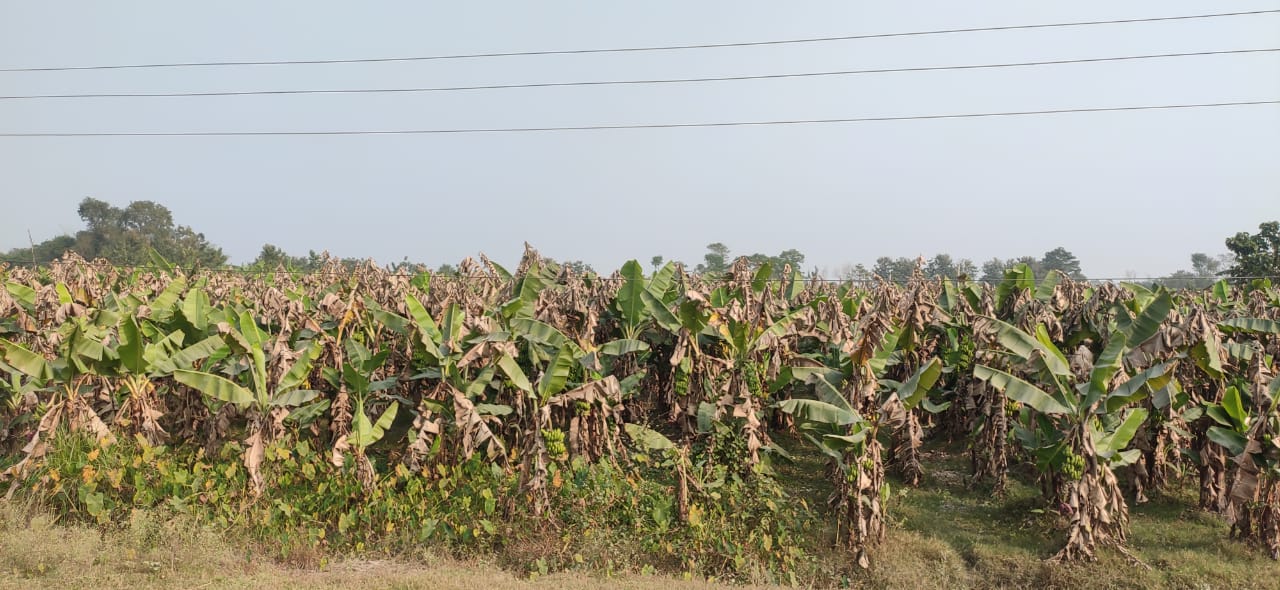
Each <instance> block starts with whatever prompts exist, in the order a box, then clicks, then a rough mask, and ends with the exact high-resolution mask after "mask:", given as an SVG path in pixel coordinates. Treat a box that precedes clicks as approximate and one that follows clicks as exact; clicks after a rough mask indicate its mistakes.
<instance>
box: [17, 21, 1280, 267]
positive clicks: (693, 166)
mask: <svg viewBox="0 0 1280 590" xmlns="http://www.w3.org/2000/svg"><path fill="white" fill-rule="evenodd" d="M1276 8H1280V1H1276V0H1272V1H1271V2H1261V1H1248V0H1245V1H1232V2H1205V1H1203V0H1201V1H1185V0H1159V1H1154V0H1130V1H1126V2H1114V1H1098V0H1084V1H1077V2H1026V1H1025V0H1010V1H1002V2H963V3H961V2H954V0H936V1H919V2H868V1H849V0H841V1H835V2H805V3H796V2H786V3H780V2H776V1H767V2H765V1H760V2H757V1H744V0H733V1H714V2H696V3H695V2H687V1H679V2H676V1H649V2H627V3H621V2H590V3H584V2H576V1H539V2H512V1H506V2H448V3H444V2H394V3H392V2H361V3H350V2H318V1H313V0H309V1H305V2H303V1H297V2H274V3H263V2H217V3H195V4H193V3H177V2H167V1H166V2H127V1H118V2H92V3H61V2H21V1H18V0H0V68H11V67H36V66H83V65H107V64H125V63H153V62H187V61H224V60H290V59H348V58H376V57H400V56H421V55H434V54H456V53H473V52H504V51H537V50H560V49H583V48H606V47H627V46H653V45H677V44H679V45H683V44H699V43H733V42H748V41H763V40H775V39H793V38H809V37H826V36H847V35H860V34H872V33H887V32H901V31H921V30H933V29H952V28H968V27H988V26H1003V25H1018V24H1031V23H1048V22H1066V21H1085V20H1108V19H1129V18H1145V17H1160V16H1175V15H1183V14H1200V13H1211V12H1236V11H1247V10H1264V9H1276ZM1275 47H1280V14H1267V15H1255V16H1235V17H1225V18H1217V19H1204V20H1193V21H1174V22H1157V23H1134V24H1116V25H1100V26H1089V27H1068V28H1057V29H1038V30H1021V31H998V32H977V33H965V34H950V35H935V36H922V37H898V38H882V39H864V40H851V41H838V42H827V43H809V44H796V45H770V46H757V47H734V48H719V49H700V50H683V51H666V52H637V53H606V54H588V55H553V56H522V57H501V58H488V59H468V60H438V61H419V62H393V63H366V64H340V65H291V66H251V67H223V68H160V69H135V70H96V71H62V72H7V73H6V72H0V95H15V94H39V93H76V92H125V91H152V92H162V91H218V90H270V89H295V88H362V87H413V86H454V85H473V84H505V83H531V82H560V81H576V80H620V79H642V78H643V79H648V78H673V77H697V76H732V75H752V74H770V73H787V72H810V71H822V70H845V69H866V68H896V67H918V66H939V65H962V64H976V63H999V62H1017V61H1038V60H1054V59H1077V58H1090V57H1105V56H1118V55H1136V54H1152V53H1173V52H1190V51H1213V50H1227V49H1257V48H1275ZM1276 99H1280V53H1262V54H1252V55H1227V56H1199V57H1184V58H1173V59H1159V60H1140V61H1131V62H1120V63H1093V64H1071V65H1057V66H1044V67H1032V68H1007V69H998V70H962V71H935V72H914V73H890V74H876V75H863V76H845V77H825V78H807V79H803V78H802V79H782V80H758V81H737V82H716V83H703V84H666V85H653V86H605V87H568V88H533V89H507V90H490V91H467V92H448V93H425V94H366V95H294V96H241V97H199V98H196V97H185V98H109V99H78V100H0V132H9V133H13V132H93V131H135V132H136V131H296V130H348V129H379V130H381V129H411V128H419V129H444V128H474V127H544V126H580V125H597V124H604V125H608V124H636V123H691V122H719V121H751V120H779V119H813V118H849V117H876V116H899V115H931V114H947V113H967V112H974V113H976V112H996V111H1021V110H1043V109H1058V108H1090V107H1109V106H1130V105H1147V104H1178V103H1203V102H1221V101H1249V100H1276ZM88 196H92V197H95V198H98V199H102V200H105V201H108V202H111V203H113V204H116V205H118V206H124V205H126V204H128V203H129V202H130V201H134V200H152V201H157V202H159V203H162V204H164V205H165V206H167V207H169V208H170V209H171V210H172V211H173V213H174V216H175V219H176V221H177V222H178V223H181V224H184V225H190V226H192V227H194V228H195V229H196V230H197V231H200V232H203V233H204V234H205V236H206V237H207V238H208V239H209V240H210V241H212V242H213V243H215V244H217V245H219V246H221V247H223V249H224V251H225V252H226V253H227V254H228V255H229V256H230V257H231V261H232V262H235V263H239V262H247V261H249V260H252V259H253V258H254V257H255V256H256V254H257V252H258V251H259V250H260V249H261V247H262V245H263V244H265V243H271V244H275V245H277V246H279V247H282V248H284V249H285V250H287V251H290V252H292V253H295V254H305V253H306V252H307V251H308V250H316V251H321V250H328V251H330V252H332V253H334V254H336V255H340V256H344V257H360V258H365V257H372V258H374V259H376V260H378V261H379V262H382V263H391V262H397V261H400V260H402V259H404V258H406V257H407V258H408V259H409V260H412V261H416V262H423V263H426V264H429V265H432V266H435V265H438V264H440V263H445V262H450V263H456V262H457V261H459V260H461V259H462V258H463V257H466V256H475V255H476V254H478V253H480V252H484V253H486V254H488V255H489V256H490V257H491V258H493V259H495V260H497V261H499V262H506V263H511V262H514V261H516V260H518V258H519V256H520V254H521V253H522V251H523V243H525V242H529V243H530V244H532V245H533V246H534V247H535V248H537V249H538V250H539V251H540V252H541V253H542V254H544V255H547V256H550V257H553V258H556V259H573V260H583V261H585V262H587V263H589V264H591V265H593V266H595V267H596V268H597V269H599V270H608V269H613V268H616V267H618V266H619V265H621V263H622V262H624V261H625V260H627V259H631V258H635V259H639V260H641V261H644V262H646V263H647V261H648V260H649V258H650V257H651V256H654V255H662V256H664V257H666V258H667V259H677V260H682V261H685V262H688V263H695V262H697V261H699V260H700V259H701V257H702V254H703V253H704V252H705V246H706V245H707V244H708V243H711V242H723V243H724V244H726V245H728V246H729V247H730V248H731V250H732V251H733V252H734V253H735V254H749V253H753V252H763V253H768V254H776V253H778V252H780V251H782V250H785V249H789V248H795V249H798V250H800V251H801V252H803V253H804V254H805V255H806V256H807V258H806V266H809V267H811V268H821V269H828V270H829V271H832V270H834V269H836V268H838V267H840V266H842V265H845V264H854V263H864V264H868V265H870V264H871V263H873V262H874V260H875V259H876V258H877V257H880V256H895V257H896V256H908V257H915V256H918V255H924V256H931V255H933V254H935V253H938V252H945V253H948V254H951V255H952V256H953V257H955V258H970V259H973V260H975V261H978V262H979V263H981V261H983V260H987V259H990V258H991V257H995V256H998V257H1001V258H1008V257H1015V256H1021V255H1036V256H1038V255H1040V254H1042V253H1044V252H1045V251H1047V250H1050V249H1053V248H1055V247H1057V246H1063V247H1066V248H1067V249H1068V250H1070V251H1072V252H1073V253H1075V254H1076V255H1077V256H1078V257H1079V259H1080V261H1081V263H1082V266H1083V268H1084V271H1085V273H1086V274H1088V275H1090V276H1092V277H1123V276H1126V275H1128V276H1141V277H1146V276H1161V275H1164V274H1167V273H1170V272H1173V271H1175V270H1178V269H1182V268H1188V267H1189V266H1190V263H1189V260H1188V257H1189V255H1190V254H1191V253H1192V252H1207V253H1210V254H1218V253H1222V252H1225V246H1224V245H1223V240H1224V239H1225V238H1226V237H1227V236H1230V235H1233V234H1235V233H1236V232H1238V231H1250V230H1252V231H1256V230H1257V226H1258V224H1259V223H1261V222H1264V221H1268V220H1275V219H1280V105H1263V106H1245V107H1229V108H1218V109H1191V110H1176V111H1142V112H1118V113H1077V114H1063V115H1050V116H1025V117H1007V118H983V119H962V120H918V121H894V122H870V123H843V124H823V125H796V126H776V127H730V128H723V127H721V128H684V129H635V130H611V131H569V132H547V133H520V134H475V135H468V134H446V135H409V136H307V137H287V136H266V137H263V136H255V137H132V138H127V137H61V138H58V137H35V138H31V137H27V138H21V137H0V250H3V249H9V248H13V247H18V246H25V245H26V244H27V240H28V237H27V236H28V232H30V234H31V235H32V236H33V237H34V238H35V239H36V240H37V241H39V240H42V239H45V238H48V237H52V236H53V235H56V234H59V233H74V232H75V231H77V230H78V229H81V227H82V226H81V223H80V220H79V218H78V217H77V216H76V213H75V210H76V205H77V204H78V203H79V202H80V201H81V200H82V199H83V198H85V197H88Z"/></svg>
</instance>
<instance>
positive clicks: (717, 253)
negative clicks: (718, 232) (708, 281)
mask: <svg viewBox="0 0 1280 590" xmlns="http://www.w3.org/2000/svg"><path fill="white" fill-rule="evenodd" d="M696 270H697V271H698V273H699V274H707V275H718V274H724V273H725V272H726V271H728V270H729V247H728V246H726V245H724V244H722V243H720V242H714V243H711V244H707V253H706V254H703V255H702V264H699V265H698V267H697V269H696Z"/></svg>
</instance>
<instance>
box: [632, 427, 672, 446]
mask: <svg viewBox="0 0 1280 590" xmlns="http://www.w3.org/2000/svg"><path fill="white" fill-rule="evenodd" d="M624 428H626V430H627V436H629V437H631V440H632V441H634V442H635V443H636V445H638V446H640V447H642V448H644V449H646V450H650V451H665V450H670V449H674V448H676V444H675V443H673V442H671V439H669V438H667V437H666V436H664V435H663V434H662V433H661V432H658V431H656V430H652V429H650V428H645V427H644V426H641V425H639V424H632V423H627V424H626V425H624Z"/></svg>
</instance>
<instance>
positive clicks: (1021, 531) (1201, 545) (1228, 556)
mask: <svg viewBox="0 0 1280 590" xmlns="http://www.w3.org/2000/svg"><path fill="white" fill-rule="evenodd" d="M782 442H783V444H784V446H786V447H788V448H790V449H792V450H793V451H795V461H794V462H791V463H782V464H779V465H778V466H777V469H778V472H779V477H780V479H781V480H782V481H783V483H784V485H785V486H786V488H787V489H788V490H790V491H791V493H792V494H793V495H794V496H796V497H798V498H803V499H804V500H805V501H806V502H808V504H809V505H810V506H815V507H823V506H825V501H826V496H827V494H828V493H829V489H830V488H829V486H828V484H827V482H826V479H825V478H824V476H823V473H824V465H823V462H822V460H821V458H820V457H817V456H815V455H813V454H811V453H805V452H803V445H802V444H801V443H800V442H799V441H785V440H784V441H782ZM924 464H925V465H926V468H927V475H926V478H925V480H924V482H923V483H922V485H921V486H920V487H919V488H907V487H904V486H902V485H900V483H899V482H897V481H892V485H893V489H892V491H891V494H890V497H891V499H890V504H889V515H890V519H891V523H890V528H889V532H888V535H887V537H886V539H885V542H884V543H883V544H882V545H881V546H880V547H878V548H877V549H876V550H875V552H874V560H873V564H874V565H873V566H872V568H871V569H870V570H869V571H866V572H858V571H854V570H852V569H851V568H850V567H849V564H848V558H847V556H846V555H845V554H843V553H842V552H841V550H839V549H835V548H833V547H832V545H833V543H832V541H833V540H834V531H832V530H824V531H819V532H817V533H815V534H816V535H817V536H818V537H820V538H817V539H815V540H814V541H813V543H812V545H815V546H818V547H823V548H824V549H820V551H821V553H819V554H818V555H817V559H818V560H819V561H821V562H823V563H826V564H829V565H830V571H829V572H828V574H831V575H828V576H826V579H835V580H843V581H844V582H845V583H847V584H848V585H851V586H854V587H869V588H909V589H911V590H929V589H933V588H938V589H942V588H947V589H951V588H975V589H995V588H1038V589H1043V590H1049V589H1054V588H1071V589H1076V588H1084V589H1087V588H1187V589H1196V590H1201V589H1204V588H1276V587H1278V586H1280V565H1278V564H1277V563H1276V562H1274V561H1272V560H1271V559H1269V558H1267V557H1266V555H1265V554H1264V553H1263V552H1261V551H1259V550H1257V549H1255V548H1252V547H1249V546H1247V545H1243V544H1241V543H1237V542H1234V541H1231V540H1229V539H1228V538H1227V532H1228V529H1227V525H1226V524H1225V523H1224V522H1223V521H1222V520H1221V519H1220V518H1218V517H1216V516H1214V515H1210V514H1205V513H1202V512H1200V511H1198V510H1196V509H1195V504H1196V502H1195V501H1196V498H1195V491H1194V486H1193V484H1194V482H1193V481H1186V482H1182V485H1181V486H1179V487H1175V488H1174V489H1172V490H1171V491H1167V492H1165V493H1164V494H1163V495H1160V496H1156V497H1155V498H1154V499H1153V501H1152V502H1150V503H1147V504H1144V505H1140V506H1134V507H1132V508H1131V516H1132V522H1131V524H1132V530H1131V536H1130V539H1129V548H1130V550H1131V551H1132V552H1133V554H1134V555H1135V556H1136V557H1137V558H1138V559H1140V560H1141V561H1142V562H1144V563H1145V564H1146V565H1145V566H1144V565H1138V564H1135V563H1133V562H1131V560H1129V559H1128V558H1126V557H1125V556H1123V555H1120V554H1118V553H1117V552H1114V551H1111V550H1105V549H1104V550H1102V551H1101V553H1100V556H1099V561H1098V562H1097V563H1094V564H1084V565H1062V564H1054V563H1048V562H1046V561H1045V560H1046V558H1048V557H1049V556H1051V555H1053V554H1054V553H1055V552H1056V551H1057V549H1058V548H1059V545H1060V543H1061V542H1062V540H1063V531H1062V528H1063V527H1062V525H1063V524H1064V523H1063V522H1062V521H1061V520H1060V519H1058V517H1056V516H1055V515H1053V514H1052V513H1045V512H1043V511H1041V510H1039V507H1040V504H1039V491H1038V490H1037V489H1036V488H1035V487H1034V486H1033V485H1032V482H1031V481H1030V480H1028V479H1026V478H1018V477H1015V478H1013V480H1011V482H1010V486H1009V490H1008V494H1007V495H1006V496H1005V497H1003V498H995V497H992V496H991V494H990V493H989V491H988V490H985V489H982V488H980V487H979V488H977V489H970V488H969V487H967V485H966V482H965V475H966V474H967V467H968V466H967V458H966V457H965V455H964V454H963V452H962V451H960V450H958V449H948V448H942V447H936V446H934V447H930V448H928V449H927V456H926V457H925V461H924ZM825 520H827V521H829V520H830V519H825ZM535 537H536V535H533V536H531V537H530V538H535ZM246 547H251V545H245V544H237V543H236V542H235V540H234V539H229V538H228V537H227V536H226V535H224V534H219V533H218V532H215V531H212V530H210V529H207V528H202V527H200V526H197V525H194V524H191V523H190V521H188V520H184V519H181V518H165V517H161V516H159V513H158V512H142V511H139V512H134V513H133V517H132V518H131V519H129V521H128V522H126V523H123V524H120V525H118V526H111V527H108V528H105V529H103V528H97V527H89V526H84V525H77V524H63V523H58V522H56V521H55V519H54V518H53V517H51V516H49V515H48V514H45V513H42V512H40V511H39V510H36V509H34V508H31V507H23V506H14V505H5V506H0V588H24V589H25V588H32V589H34V588H66V587H95V588H100V589H109V588H130V589H145V588H171V587H185V588H308V589H317V588H348V587H360V588H371V589H372V588H477V587H479V588H485V589H486V590H487V589H504V588H597V587H602V586H604V587H613V588H646V589H647V588H663V589H673V590H674V589H680V588H710V587H721V586H717V585H715V584H712V583H708V582H705V581H685V580H680V579H677V578H673V577H669V576H643V575H638V574H634V573H631V574H626V575H623V576H621V577H617V576H607V575H606V573H605V572H600V571H590V570H587V569H583V570H582V571H572V572H562V573H556V574H552V575H550V576H535V577H533V578H532V579H530V577H529V574H528V573H527V572H526V571H521V570H520V569H519V568H515V569H511V568H512V567H513V566H512V564H511V563H509V562H508V563H504V562H502V561H500V560H499V558H496V557H481V558H477V559H475V560H471V561H465V560H459V559H455V558H446V557H441V556H440V555H437V554H432V553H430V552H427V551H425V550H419V551H417V552H409V553H402V554H399V555H398V556H396V557H395V558H386V559H384V558H381V557H380V556H379V555H378V554H374V553H357V554H354V555H344V556H334V555H327V556H319V557H318V558H317V559H314V560H311V561H308V562H306V563H303V564H301V565H299V564H296V563H295V564H284V563H279V562H277V561H273V560H271V559H268V558H265V557H263V555H266V554H267V553H266V551H263V550H252V549H246ZM533 549H536V547H534V548H531V550H533ZM530 557H532V554H530ZM618 557H620V558H621V556H618ZM526 561H527V560H526ZM504 566H506V567H505V568H504ZM1147 566H1149V568H1148V567H1147ZM633 571H634V570H633ZM738 587H742V586H738Z"/></svg>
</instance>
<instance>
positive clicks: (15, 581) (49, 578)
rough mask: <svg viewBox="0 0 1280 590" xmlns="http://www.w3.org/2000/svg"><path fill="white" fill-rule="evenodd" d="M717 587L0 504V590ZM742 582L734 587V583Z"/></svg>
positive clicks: (150, 517)
mask: <svg viewBox="0 0 1280 590" xmlns="http://www.w3.org/2000/svg"><path fill="white" fill-rule="evenodd" d="M600 587H608V588H634V589H650V588H662V589H664V590H679V589H694V588H724V587H726V586H722V585H718V584H713V583H707V582H699V581H684V580H677V579H673V578H670V577H665V576H653V577H646V576H627V577H622V578H611V579H604V578H600V577H596V576H591V575H586V574H582V573H559V574H553V575H550V576H539V577H536V578H534V579H521V578H519V577H517V576H516V575H515V574H512V573H511V572H509V571H507V570H504V569H502V568H501V567H500V566H499V565H498V564H494V563H486V562H480V561H477V562H469V563H468V562H460V561H456V560H452V559H445V558H439V557H434V556H430V555H425V556H422V557H421V558H420V559H418V560H415V561H414V562H412V563H411V562H407V561H392V560H362V559H350V560H343V561H340V562H337V563H333V564H326V565H323V566H321V567H315V568H293V567H288V566H285V565H281V564H278V563H275V562H271V561H264V560H258V559H255V558H253V557H252V556H251V555H249V554H247V553H246V552H244V551H239V550H237V549H236V548H234V547H232V546H230V545H228V544H227V543H226V541H224V540H223V539H222V538H221V537H220V536H219V535H217V534H215V533H213V532H211V531H208V530H204V529H201V528H199V527H196V526H192V525H190V524H188V523H187V522H186V521H183V520H179V519H171V520H162V519H158V518H156V517H155V516H154V513H149V512H137V513H135V515H134V517H133V519H131V521H130V522H129V523H128V524H127V525H126V526H122V527H119V528H118V529H113V530H110V531H107V532H102V531H100V530H98V529H95V528H92V527H85V526H79V525H64V524H58V523H56V522H55V521H54V519H53V518H52V517H50V516H49V515H47V514H43V513H40V512H35V511H31V510H29V509H28V508H26V507H21V506H12V505H9V506H3V507H0V588H6V589H7V588H14V589H18V588H21V589H24V590H28V589H29V590H35V589H38V588H50V589H53V588H57V589H60V590H61V589H65V588H94V589H95V590H108V589H116V588H119V589H128V590H144V589H149V588H157V589H159V588H166V589H167V588H200V589H205V588H208V589H221V588H267V589H284V588H299V589H307V590H321V589H327V588H334V589H338V588H361V589H362V590H373V589H380V588H405V589H408V588H424V589H435V588H442V589H444V588H459V589H463V588H465V589H482V590H504V589H508V588H510V589H536V588H568V589H588V588H600ZM735 587H736V588H743V586H735Z"/></svg>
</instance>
